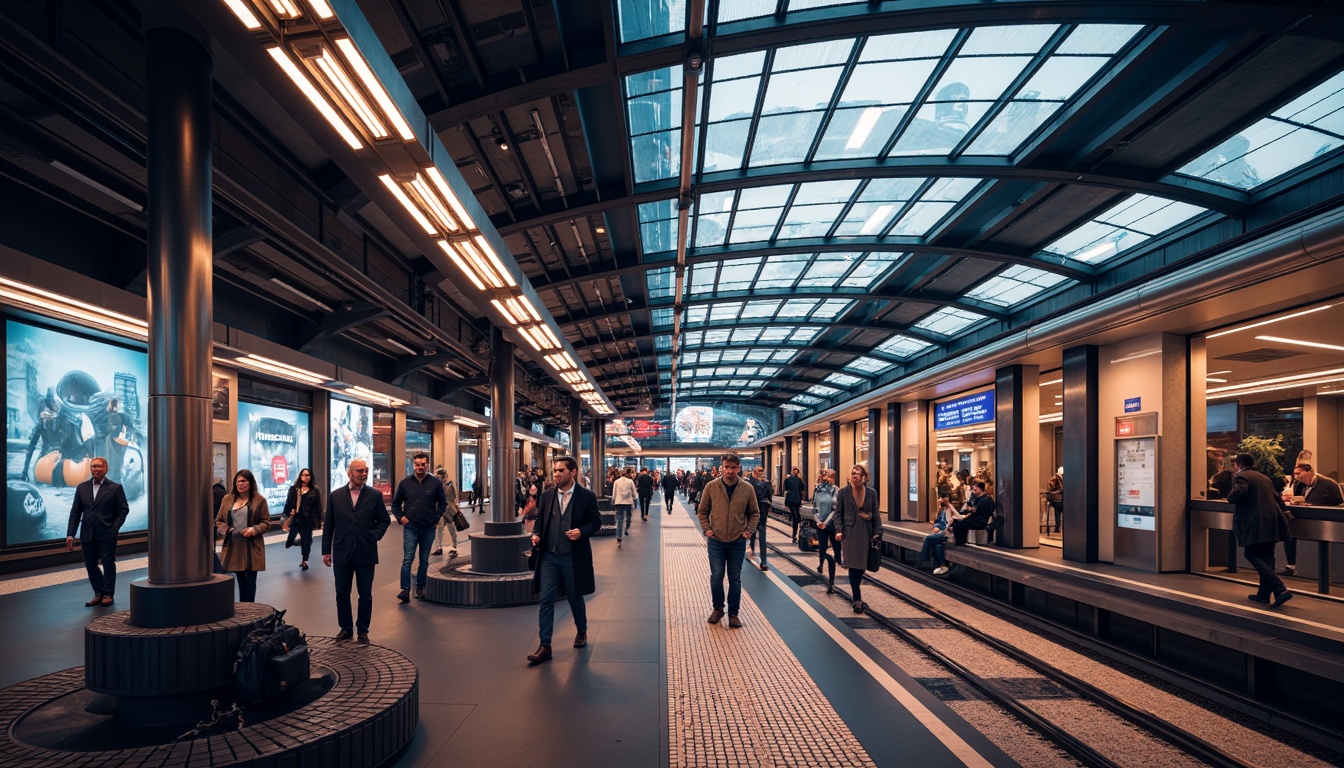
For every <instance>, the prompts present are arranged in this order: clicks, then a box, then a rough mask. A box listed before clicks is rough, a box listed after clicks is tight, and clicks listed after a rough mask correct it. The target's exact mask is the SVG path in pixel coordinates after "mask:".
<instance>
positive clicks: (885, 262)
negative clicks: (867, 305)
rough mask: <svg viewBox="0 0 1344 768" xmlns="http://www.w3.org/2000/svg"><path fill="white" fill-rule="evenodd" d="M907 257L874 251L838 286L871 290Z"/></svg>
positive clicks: (900, 254)
mask: <svg viewBox="0 0 1344 768" xmlns="http://www.w3.org/2000/svg"><path fill="white" fill-rule="evenodd" d="M907 255H908V254H904V253H886V252H876V251H875V252H872V253H869V254H866V255H865V256H864V257H863V259H862V260H861V261H860V262H859V265H858V266H857V267H855V268H854V271H852V272H850V273H849V277H846V278H845V279H844V280H843V281H841V283H840V285H841V286H842V287H845V288H872V287H873V286H874V285H877V284H878V283H879V282H880V281H881V280H882V278H884V277H886V275H887V273H888V272H889V271H890V270H891V268H892V266H894V265H895V264H897V263H899V262H902V261H904V260H905V258H906V256H907Z"/></svg>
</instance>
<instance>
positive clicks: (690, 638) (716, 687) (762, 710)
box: [662, 509, 874, 768]
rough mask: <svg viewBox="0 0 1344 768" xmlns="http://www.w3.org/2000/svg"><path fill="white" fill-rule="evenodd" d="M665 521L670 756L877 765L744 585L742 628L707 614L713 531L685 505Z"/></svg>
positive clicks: (729, 763)
mask: <svg viewBox="0 0 1344 768" xmlns="http://www.w3.org/2000/svg"><path fill="white" fill-rule="evenodd" d="M678 511H679V512H680V511H681V510H680V509H679V510H678ZM662 525H663V531H662V539H663V541H662V565H663V602H664V609H665V612H666V619H667V624H666V627H667V675H668V680H667V695H668V710H669V717H668V730H669V733H668V744H669V748H670V754H669V760H668V764H669V765H670V766H674V767H680V766H687V767H688V768H689V767H691V766H714V767H715V768H736V767H739V766H764V767H779V768H782V767H783V766H808V767H809V768H812V767H814V766H872V765H874V763H873V760H872V759H871V758H870V757H869V756H868V753H867V752H866V751H865V750H864V748H863V746H862V745H860V744H859V742H858V739H856V738H855V737H854V734H853V733H851V732H850V729H849V727H848V726H847V725H845V722H844V721H843V720H842V719H841V718H840V716H839V715H838V714H837V713H836V711H835V709H834V708H833V707H832V706H831V704H830V702H829V701H827V699H826V697H825V696H824V695H823V694H822V692H821V690H820V689H819V688H818V687H817V685H816V684H815V683H814V682H813V681H812V678H811V677H810V676H809V675H808V673H807V671H806V670H804V669H803V667H802V664H800V663H799V661H798V659H797V658H796V657H795V656H794V655H793V652H792V651H790V650H789V647H788V646H787V645H786V644H785V643H784V640H783V638H781V637H780V636H779V634H778V633H777V632H776V631H775V630H774V628H773V627H771V626H770V624H768V623H767V622H766V620H765V617H764V616H763V615H762V614H761V612H760V610H759V609H758V608H757V607H756V604H755V603H754V602H752V600H751V598H750V597H749V596H748V595H747V594H746V592H745V591H744V592H743V594H742V605H741V608H740V616H741V618H742V622H743V624H744V626H743V628H741V629H729V628H728V619H727V618H726V617H725V618H724V619H723V620H722V621H721V622H720V623H719V624H718V625H712V624H708V623H706V621H705V617H707V616H708V615H709V612H710V610H711V609H712V608H713V606H712V605H711V604H710V599H709V583H708V582H709V579H708V578H707V577H708V575H709V563H708V558H707V555H706V553H705V545H704V541H703V538H704V537H703V536H702V535H701V533H700V530H699V528H698V527H697V526H696V525H695V522H694V521H693V520H692V519H690V518H689V517H687V516H685V515H683V514H675V515H671V516H665V517H663V521H662ZM754 567H756V566H755V564H754V563H753V562H751V561H746V562H745V563H743V568H744V569H745V568H754ZM726 588H727V585H726V581H725V589H726ZM804 724H805V725H804Z"/></svg>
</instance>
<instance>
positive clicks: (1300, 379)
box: [1204, 368, 1344, 395]
mask: <svg viewBox="0 0 1344 768" xmlns="http://www.w3.org/2000/svg"><path fill="white" fill-rule="evenodd" d="M1340 374H1344V368H1332V369H1330V370H1328V371H1316V372H1314V373H1298V374H1294V375H1292V376H1279V377H1277V378H1273V379H1260V380H1258V381H1247V382H1244V383H1241V384H1230V385H1228V386H1226V387H1213V388H1212V389H1206V390H1204V393H1205V394H1209V395H1212V394H1217V393H1220V392H1236V391H1239V390H1245V389H1249V388H1251V387H1265V386H1269V385H1271V384H1284V383H1287V382H1295V383H1294V384H1293V385H1292V386H1302V385H1303V383H1304V380H1306V379H1316V378H1320V377H1322V376H1338V375H1340ZM1257 391H1268V390H1257Z"/></svg>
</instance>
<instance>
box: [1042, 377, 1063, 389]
mask: <svg viewBox="0 0 1344 768" xmlns="http://www.w3.org/2000/svg"><path fill="white" fill-rule="evenodd" d="M1062 383H1064V377H1063V376H1060V377H1059V378H1058V379H1051V380H1049V381H1042V382H1041V384H1040V386H1042V387H1048V386H1050V385H1051V384H1062Z"/></svg>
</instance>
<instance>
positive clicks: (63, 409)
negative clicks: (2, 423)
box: [5, 320, 149, 545]
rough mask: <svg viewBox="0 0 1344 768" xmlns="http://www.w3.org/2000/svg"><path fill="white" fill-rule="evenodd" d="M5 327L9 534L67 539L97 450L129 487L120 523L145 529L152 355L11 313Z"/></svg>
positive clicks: (20, 539)
mask: <svg viewBox="0 0 1344 768" xmlns="http://www.w3.org/2000/svg"><path fill="white" fill-rule="evenodd" d="M5 330H6V334H7V339H8V342H7V349H6V375H5V379H6V403H5V404H6V408H7V410H8V413H9V418H8V419H7V420H6V428H7V430H8V432H7V433H6V435H5V438H6V440H5V445H6V453H5V464H6V466H5V479H6V483H5V485H6V493H5V508H6V526H7V528H6V530H7V536H6V539H7V543H8V544H11V545H13V544H25V543H28V542H34V541H49V540H52V539H64V538H65V532H66V525H67V524H68V523H69V521H70V507H71V506H72V505H73V503H74V497H75V487H76V486H78V485H79V484H80V483H82V482H84V481H85V480H88V479H89V478H90V477H91V475H90V473H89V465H90V464H91V463H92V461H93V458H94V457H95V456H102V457H104V458H106V459H107V476H108V478H109V479H111V480H113V481H116V482H118V483H121V485H122V487H123V488H124V489H125V491H126V500H127V502H129V504H130V513H129V514H128V515H127V517H126V522H125V524H124V525H123V526H122V529H121V530H122V531H142V530H145V528H146V527H147V526H148V523H149V501H148V499H147V498H146V495H145V453H146V447H147V444H148V443H147V434H146V433H147V432H148V428H147V426H146V413H145V408H146V406H147V399H148V396H149V385H148V381H149V357H148V355H146V354H145V353H144V352H141V351H138V350H133V349H127V348H125V347H121V346H117V345H115V344H108V343H106V342H101V341H94V340H92V339H87V338H84V337H82V336H76V335H73V334H69V333H62V332H60V331H54V330H50V329H47V328H42V327H38V326H34V325H28V324H26V323H18V322H14V321H12V320H10V321H6V323H5Z"/></svg>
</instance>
